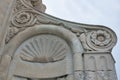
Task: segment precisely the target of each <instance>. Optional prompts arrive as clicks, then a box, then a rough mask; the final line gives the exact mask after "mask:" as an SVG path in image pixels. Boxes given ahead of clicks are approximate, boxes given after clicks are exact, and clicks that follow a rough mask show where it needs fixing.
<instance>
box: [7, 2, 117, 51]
mask: <svg viewBox="0 0 120 80" xmlns="http://www.w3.org/2000/svg"><path fill="white" fill-rule="evenodd" d="M32 1H34V0H32ZM35 1H38V0H35ZM41 4H42V3H41ZM9 22H10V25H9V28H8V29H9V30H8V32H7V36H6V40H5V41H6V44H7V43H8V42H9V41H10V40H11V39H12V38H13V37H14V36H15V35H17V34H18V33H20V32H21V31H24V30H25V29H27V28H28V27H33V26H34V25H41V24H52V25H58V26H60V27H61V26H63V27H64V28H66V29H69V30H71V31H72V32H73V33H74V34H76V36H77V37H78V38H79V39H80V41H81V42H82V44H83V47H84V49H85V50H86V51H101V50H102V51H111V49H112V48H113V47H114V45H115V44H116V42H117V41H116V40H117V38H116V35H115V33H114V32H113V31H112V30H111V29H108V28H106V27H104V26H98V25H86V24H80V23H74V22H69V21H65V20H61V19H58V18H55V17H53V16H50V15H48V14H45V13H41V12H39V10H36V9H35V8H34V6H32V4H31V2H30V1H28V0H16V5H15V7H13V13H12V15H11V19H10V21H9Z"/></svg>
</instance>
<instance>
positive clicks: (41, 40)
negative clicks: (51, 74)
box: [19, 35, 69, 63]
mask: <svg viewBox="0 0 120 80" xmlns="http://www.w3.org/2000/svg"><path fill="white" fill-rule="evenodd" d="M19 50H20V51H19V52H20V58H21V59H22V60H24V61H29V62H39V63H47V62H55V61H59V60H63V59H64V58H65V56H66V53H68V52H69V47H68V45H67V43H66V42H65V41H64V40H62V39H61V38H59V37H57V36H54V35H39V36H35V37H32V38H30V39H28V40H27V41H25V42H24V43H23V44H22V45H21V46H20V49H19Z"/></svg>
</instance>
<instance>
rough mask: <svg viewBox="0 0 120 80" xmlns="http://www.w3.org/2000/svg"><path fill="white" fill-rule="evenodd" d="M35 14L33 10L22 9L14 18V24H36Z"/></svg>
mask: <svg viewBox="0 0 120 80" xmlns="http://www.w3.org/2000/svg"><path fill="white" fill-rule="evenodd" d="M35 21H36V19H35V16H33V14H32V13H31V12H27V11H21V12H19V13H17V14H15V16H14V17H13V19H12V24H13V25H14V26H16V27H27V26H31V25H34V24H35Z"/></svg>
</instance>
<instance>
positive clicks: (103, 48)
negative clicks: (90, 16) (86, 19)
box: [0, 0, 117, 80]
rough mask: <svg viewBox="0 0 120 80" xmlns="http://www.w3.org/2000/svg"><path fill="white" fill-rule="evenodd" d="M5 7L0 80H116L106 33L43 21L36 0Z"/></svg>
mask: <svg viewBox="0 0 120 80" xmlns="http://www.w3.org/2000/svg"><path fill="white" fill-rule="evenodd" d="M10 3H11V7H9V8H8V4H10ZM0 4H1V3H0ZM4 4H5V5H4V6H5V7H1V10H3V11H2V12H1V14H2V15H1V17H0V18H3V19H4V17H5V15H4V14H5V13H7V12H6V9H8V10H9V11H8V13H9V14H7V17H6V19H5V21H4V23H3V22H1V23H3V24H1V25H2V26H1V29H0V30H1V31H0V33H1V34H0V80H117V77H116V72H115V67H114V63H115V61H114V59H113V57H112V55H111V50H112V48H113V47H114V46H115V44H116V42H117V38H116V35H115V33H114V32H113V31H112V30H111V29H109V28H107V27H104V26H98V25H87V24H80V23H74V22H69V21H64V20H61V19H58V18H55V17H53V16H50V15H47V14H45V13H43V12H44V11H45V6H44V5H43V4H42V1H41V0H13V2H12V1H10V0H9V1H7V0H4ZM0 6H1V5H0Z"/></svg>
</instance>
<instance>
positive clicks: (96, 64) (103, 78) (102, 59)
mask: <svg viewBox="0 0 120 80" xmlns="http://www.w3.org/2000/svg"><path fill="white" fill-rule="evenodd" d="M84 64H85V74H86V80H117V77H116V73H115V67H114V66H113V65H114V59H113V58H112V56H111V54H109V53H108V52H106V53H105V52H99V53H95V52H94V53H92V52H91V53H84Z"/></svg>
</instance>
